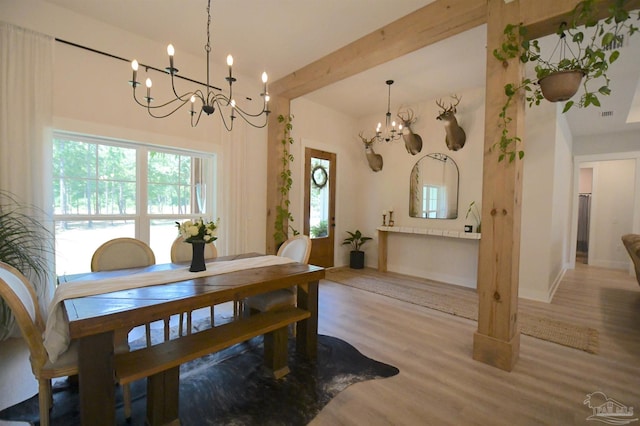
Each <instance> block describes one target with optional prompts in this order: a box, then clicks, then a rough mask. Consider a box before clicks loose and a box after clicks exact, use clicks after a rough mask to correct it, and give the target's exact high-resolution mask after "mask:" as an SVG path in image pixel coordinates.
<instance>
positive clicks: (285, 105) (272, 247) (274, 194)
mask: <svg viewBox="0 0 640 426" xmlns="http://www.w3.org/2000/svg"><path fill="white" fill-rule="evenodd" d="M269 109H270V110H271V113H270V114H269V123H268V126H269V127H268V132H267V235H266V248H265V253H267V254H276V251H277V248H276V243H275V240H274V238H273V234H274V232H275V230H276V227H275V220H276V206H278V205H279V204H280V193H279V192H278V186H279V182H280V172H281V170H282V162H281V161H280V159H281V158H282V144H281V143H280V141H281V140H282V137H283V125H282V124H280V123H278V116H279V115H284V116H285V117H286V116H287V115H289V114H290V112H291V102H290V99H289V98H285V97H282V96H273V95H272V96H271V99H270V100H269ZM294 125H295V123H294ZM286 226H287V224H285V227H286Z"/></svg>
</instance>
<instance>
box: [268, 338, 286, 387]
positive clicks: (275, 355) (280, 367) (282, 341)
mask: <svg viewBox="0 0 640 426" xmlns="http://www.w3.org/2000/svg"><path fill="white" fill-rule="evenodd" d="M287 331H288V329H287V327H283V328H279V329H277V330H275V331H272V332H270V333H266V334H265V335H264V365H265V367H267V368H268V369H269V370H270V371H271V372H272V374H273V377H274V378H276V379H280V378H281V377H284V376H286V375H287V374H288V373H289V366H288V365H287V361H288V358H289V355H288V351H287V345H288V333H287Z"/></svg>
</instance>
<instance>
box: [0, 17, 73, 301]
mask: <svg viewBox="0 0 640 426" xmlns="http://www.w3.org/2000/svg"><path fill="white" fill-rule="evenodd" d="M53 45H54V39H53V38H52V37H50V36H46V35H43V34H39V33H36V32H33V31H30V30H27V29H24V28H20V27H16V26H14V25H11V24H8V23H5V22H0V189H2V190H5V191H9V192H11V193H13V194H14V195H16V196H17V198H19V199H20V201H22V202H24V203H25V204H28V205H33V206H36V207H38V208H40V209H42V211H44V212H45V213H46V214H47V215H48V216H49V217H48V218H42V219H43V223H45V224H47V225H49V226H51V220H50V217H51V215H50V213H51V206H52V203H51V201H52V197H51V160H50V159H51V146H52V143H51V125H52V116H53V49H54V47H53ZM70 96H71V94H70ZM51 271H53V259H51ZM52 275H53V274H52ZM29 278H31V277H29ZM35 284H36V287H37V288H38V290H39V293H40V294H39V296H40V303H41V306H42V308H43V312H45V310H44V309H45V308H46V304H47V303H48V301H49V299H50V297H51V294H52V290H53V279H51V281H50V282H47V283H35Z"/></svg>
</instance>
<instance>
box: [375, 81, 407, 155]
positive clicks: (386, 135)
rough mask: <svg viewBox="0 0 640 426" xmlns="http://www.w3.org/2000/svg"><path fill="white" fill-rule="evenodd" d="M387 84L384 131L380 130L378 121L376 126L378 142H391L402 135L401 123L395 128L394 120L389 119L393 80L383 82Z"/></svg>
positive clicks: (380, 124)
mask: <svg viewBox="0 0 640 426" xmlns="http://www.w3.org/2000/svg"><path fill="white" fill-rule="evenodd" d="M385 83H386V84H387V86H389V97H388V98H387V115H386V116H385V126H384V132H383V131H382V130H383V129H382V123H378V126H377V127H376V139H377V140H378V141H379V142H391V141H394V140H396V139H399V138H400V136H402V124H399V125H398V128H397V129H396V122H395V121H392V120H391V85H392V84H393V80H387V81H386V82H385Z"/></svg>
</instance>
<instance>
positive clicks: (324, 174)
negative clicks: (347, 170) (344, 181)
mask: <svg viewBox="0 0 640 426" xmlns="http://www.w3.org/2000/svg"><path fill="white" fill-rule="evenodd" d="M329 164H330V163H329V160H324V159H322V158H314V157H311V176H310V179H311V185H310V186H309V187H310V194H309V195H310V201H311V203H310V204H311V205H310V209H309V236H310V237H311V238H326V237H327V236H328V235H329V175H330V173H331V170H330V169H329Z"/></svg>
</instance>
